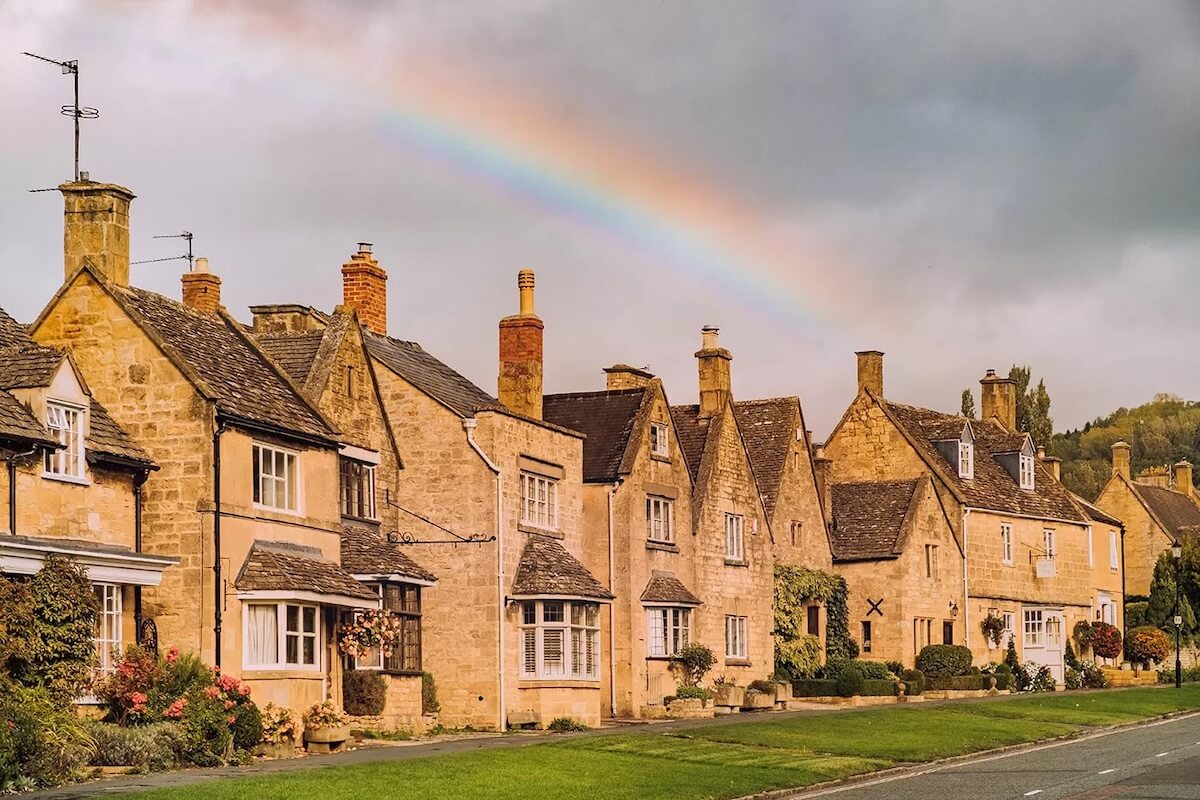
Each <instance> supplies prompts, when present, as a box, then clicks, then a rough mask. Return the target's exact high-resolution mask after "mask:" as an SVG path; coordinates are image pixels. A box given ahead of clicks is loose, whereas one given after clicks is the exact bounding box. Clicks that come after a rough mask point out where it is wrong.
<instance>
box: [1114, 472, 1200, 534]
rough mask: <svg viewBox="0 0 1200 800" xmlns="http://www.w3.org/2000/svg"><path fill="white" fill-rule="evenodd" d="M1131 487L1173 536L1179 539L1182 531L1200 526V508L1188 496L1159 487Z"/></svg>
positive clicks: (1142, 485)
mask: <svg viewBox="0 0 1200 800" xmlns="http://www.w3.org/2000/svg"><path fill="white" fill-rule="evenodd" d="M1130 485H1131V486H1133V490H1134V492H1135V493H1136V494H1137V495H1138V497H1139V498H1141V500H1142V502H1143V503H1144V504H1145V505H1146V507H1147V508H1148V509H1150V512H1151V513H1152V514H1154V516H1155V517H1157V518H1158V520H1159V521H1160V522H1161V523H1162V525H1163V526H1164V527H1166V529H1167V533H1168V534H1170V535H1171V536H1174V537H1176V538H1178V537H1179V536H1180V535H1181V533H1182V532H1183V531H1182V529H1184V528H1190V527H1193V526H1196V525H1200V507H1198V506H1197V505H1196V503H1195V502H1194V501H1192V500H1191V499H1189V498H1188V497H1187V496H1186V495H1184V494H1181V493H1180V492H1176V491H1173V490H1171V489H1163V488H1161V487H1159V486H1147V485H1145V484H1141V483H1136V482H1133V483H1131V484H1130Z"/></svg>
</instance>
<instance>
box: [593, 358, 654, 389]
mask: <svg viewBox="0 0 1200 800" xmlns="http://www.w3.org/2000/svg"><path fill="white" fill-rule="evenodd" d="M604 374H605V375H606V376H607V378H608V386H607V389H608V391H610V392H616V391H619V390H621V389H642V388H644V387H646V386H649V385H650V382H651V381H652V380H654V373H653V372H647V371H646V370H644V369H638V368H637V367H631V366H629V365H628V364H613V365H612V366H611V367H605V368H604Z"/></svg>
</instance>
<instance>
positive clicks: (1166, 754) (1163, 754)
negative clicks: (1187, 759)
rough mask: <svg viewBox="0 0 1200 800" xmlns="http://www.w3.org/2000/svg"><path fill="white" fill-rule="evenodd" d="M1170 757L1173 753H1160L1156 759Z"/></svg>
mask: <svg viewBox="0 0 1200 800" xmlns="http://www.w3.org/2000/svg"><path fill="white" fill-rule="evenodd" d="M1169 755H1171V751H1169V750H1168V751H1167V752H1165V753H1159V754H1158V755H1156V756H1155V758H1162V757H1163V756H1169Z"/></svg>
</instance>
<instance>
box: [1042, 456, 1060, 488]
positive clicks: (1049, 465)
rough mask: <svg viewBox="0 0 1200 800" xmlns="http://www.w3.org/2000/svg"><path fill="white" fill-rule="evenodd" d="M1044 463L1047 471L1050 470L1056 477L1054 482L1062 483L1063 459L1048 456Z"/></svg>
mask: <svg viewBox="0 0 1200 800" xmlns="http://www.w3.org/2000/svg"><path fill="white" fill-rule="evenodd" d="M1043 463H1044V464H1045V466H1046V469H1048V470H1050V474H1051V475H1053V476H1054V480H1056V481H1058V482H1059V483H1062V459H1061V458H1059V457H1058V456H1046V460H1045V461H1044V462H1043Z"/></svg>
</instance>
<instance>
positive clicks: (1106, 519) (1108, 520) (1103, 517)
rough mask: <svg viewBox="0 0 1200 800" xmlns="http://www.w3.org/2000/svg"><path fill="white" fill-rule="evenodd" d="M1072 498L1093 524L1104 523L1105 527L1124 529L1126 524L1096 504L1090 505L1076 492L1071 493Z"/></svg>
mask: <svg viewBox="0 0 1200 800" xmlns="http://www.w3.org/2000/svg"><path fill="white" fill-rule="evenodd" d="M1071 498H1072V499H1073V500H1074V501H1075V502H1076V503H1078V504H1079V507H1080V508H1082V509H1083V513H1085V514H1087V515H1088V517H1089V518H1090V519H1091V520H1092V521H1093V522H1102V523H1104V524H1105V525H1113V526H1116V527H1118V528H1120V527H1124V525H1125V523H1123V522H1121V520H1119V519H1117V518H1116V517H1114V516H1113V515H1112V514H1108V513H1106V512H1105V511H1104V510H1102V509H1101V508H1099V507H1097V506H1096V505H1095V504H1093V503H1089V502H1088V501H1087V500H1084V499H1083V498H1082V497H1080V496H1079V495H1077V494H1075V493H1074V492H1071Z"/></svg>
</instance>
